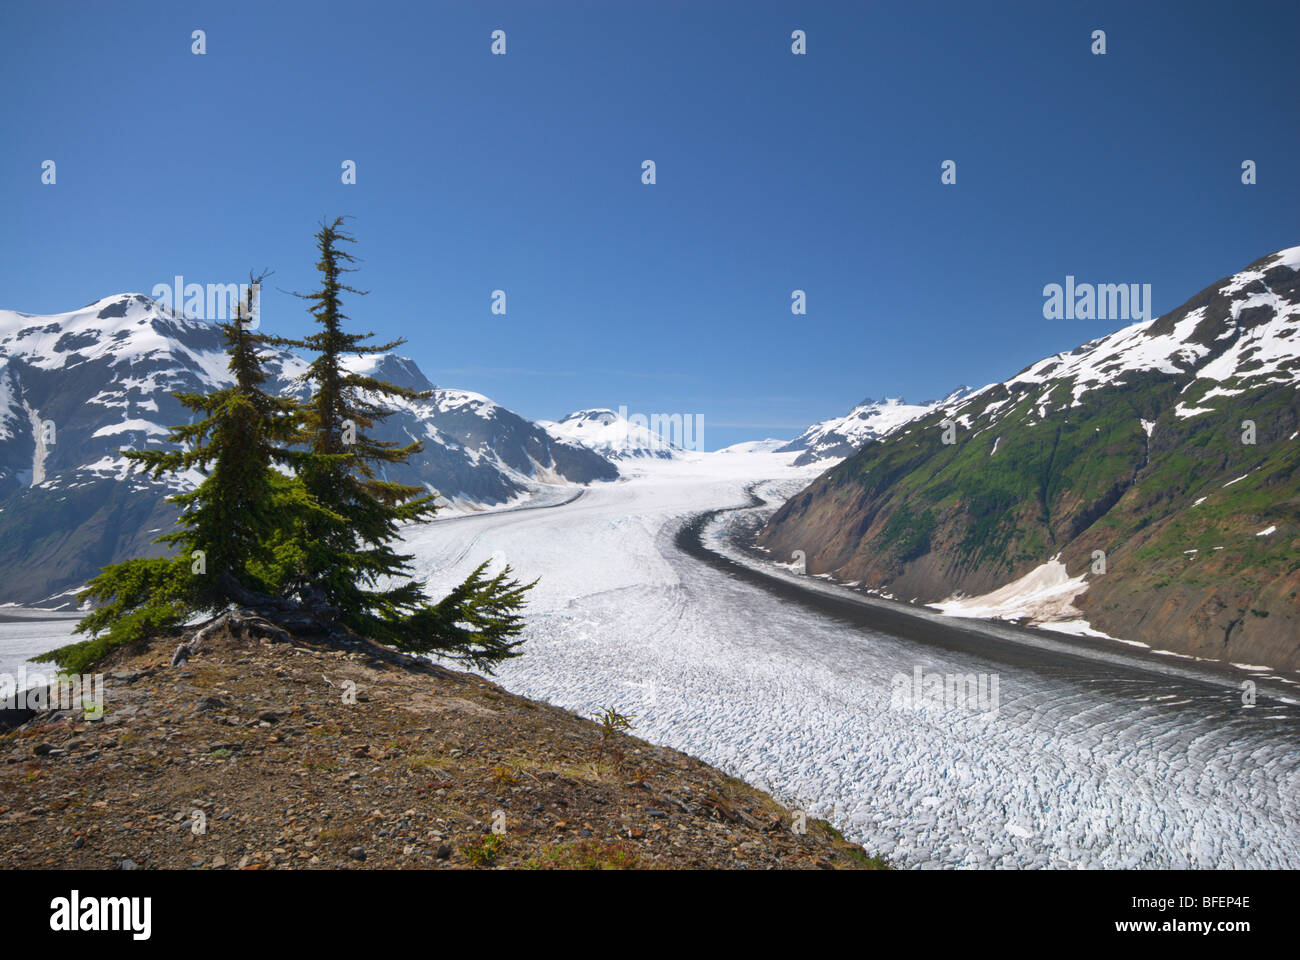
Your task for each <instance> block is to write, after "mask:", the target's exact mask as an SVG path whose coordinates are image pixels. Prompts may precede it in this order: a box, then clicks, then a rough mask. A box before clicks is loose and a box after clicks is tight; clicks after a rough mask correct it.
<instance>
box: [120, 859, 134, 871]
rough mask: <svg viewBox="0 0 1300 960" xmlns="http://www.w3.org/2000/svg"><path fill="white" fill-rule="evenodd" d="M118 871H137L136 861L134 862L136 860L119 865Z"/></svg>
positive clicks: (125, 861)
mask: <svg viewBox="0 0 1300 960" xmlns="http://www.w3.org/2000/svg"><path fill="white" fill-rule="evenodd" d="M118 869H119V870H134V869H135V861H134V860H123V861H122V862H121V863H120V864H119V865H118Z"/></svg>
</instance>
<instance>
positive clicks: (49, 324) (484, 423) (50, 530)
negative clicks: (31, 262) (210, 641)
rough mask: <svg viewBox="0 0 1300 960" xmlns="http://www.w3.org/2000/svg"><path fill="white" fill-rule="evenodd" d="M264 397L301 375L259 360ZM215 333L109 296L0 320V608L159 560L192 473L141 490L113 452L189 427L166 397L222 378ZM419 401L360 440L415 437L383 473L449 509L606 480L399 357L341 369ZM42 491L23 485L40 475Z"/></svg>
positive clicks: (299, 364) (274, 360)
mask: <svg viewBox="0 0 1300 960" xmlns="http://www.w3.org/2000/svg"><path fill="white" fill-rule="evenodd" d="M266 354H267V364H266V366H267V369H268V371H269V373H270V374H271V384H270V387H271V389H272V391H273V392H280V393H285V394H295V395H298V396H305V392H306V391H307V389H308V387H307V385H306V384H305V383H302V382H301V381H300V380H299V379H298V378H299V377H300V376H301V375H302V374H303V373H305V371H306V370H307V363H306V361H304V360H303V359H302V358H301V357H299V356H297V355H296V354H294V353H292V352H291V351H287V350H267V351H266ZM227 362H228V358H227V357H226V354H225V352H224V350H223V347H222V339H221V332H220V330H219V329H218V328H217V327H216V326H215V325H214V324H212V323H208V322H206V321H202V320H196V319H193V318H191V317H187V316H185V315H184V314H181V313H178V312H176V311H173V310H171V309H170V308H168V307H166V306H164V305H162V304H160V303H158V302H157V301H155V300H153V299H151V298H149V297H146V296H144V295H143V294H139V293H127V294H115V295H113V296H110V297H104V298H101V299H100V300H96V301H94V302H92V303H90V304H88V305H87V306H85V307H82V308H80V309H78V310H73V311H69V312H67V313H63V314H50V315H34V314H26V313H21V312H18V311H10V310H0V571H3V572H4V576H3V584H4V595H3V596H0V601H10V602H14V601H16V602H23V603H33V602H39V601H42V600H44V599H46V598H48V597H51V596H52V595H55V594H58V593H59V592H61V591H64V590H66V589H69V588H72V587H76V586H78V585H79V584H80V583H82V582H84V581H85V579H87V578H88V577H89V576H91V575H93V574H94V573H95V572H96V571H97V570H98V569H99V567H100V566H102V565H103V564H104V563H108V562H111V561H113V560H117V559H120V558H121V557H123V556H150V555H153V556H156V555H159V554H160V548H159V547H158V546H156V545H154V544H152V542H151V541H152V540H153V539H154V538H155V537H157V536H158V535H159V534H160V533H163V532H165V531H166V530H168V529H170V527H171V525H172V522H173V520H174V518H175V516H176V513H175V509H174V507H173V506H172V505H171V504H167V503H165V502H163V501H164V498H165V497H166V496H167V495H168V494H170V493H174V492H177V491H178V490H180V489H183V488H185V487H187V486H190V485H193V484H194V483H196V482H197V481H198V479H199V478H198V476H197V475H187V476H185V477H182V478H180V479H179V480H176V479H174V478H164V479H161V480H154V479H152V478H149V477H146V476H144V475H142V474H140V473H138V472H131V471H130V469H129V463H128V461H126V459H125V458H124V457H122V456H120V454H119V453H118V451H119V450H120V449H121V448H123V447H131V448H140V447H143V446H146V445H150V444H156V443H160V442H164V441H165V440H166V437H167V435H168V430H167V427H169V426H171V425H173V424H177V423H185V422H188V420H189V414H188V413H187V412H186V411H185V410H184V409H183V408H182V407H181V406H180V404H179V403H178V402H177V401H176V400H175V398H174V397H172V392H173V391H177V390H181V391H196V392H207V391H209V390H212V389H215V388H217V387H220V386H223V385H224V384H226V383H228V382H229V380H230V375H229V372H228V371H227V369H226V364H227ZM348 363H349V364H350V366H351V367H352V368H354V369H356V370H358V371H359V372H360V371H363V370H364V371H367V372H371V373H374V374H377V375H379V376H382V377H391V378H393V379H394V380H395V381H397V382H400V383H401V385H403V386H408V387H411V388H412V389H414V390H421V391H423V390H432V391H433V393H434V395H433V396H432V397H431V398H430V399H428V400H402V401H396V402H393V403H391V404H387V405H388V406H391V407H393V408H394V415H393V416H392V417H390V418H389V419H388V420H387V421H385V422H384V423H382V424H380V425H379V426H377V427H376V429H375V430H374V431H373V433H374V434H375V435H376V436H377V437H378V438H379V439H383V440H400V441H402V442H409V441H410V440H411V439H420V440H423V441H424V442H425V449H424V450H423V451H422V452H421V453H420V454H417V455H415V456H413V457H412V458H411V460H410V462H409V463H407V464H404V465H399V466H396V467H394V468H392V469H390V470H389V471H388V476H389V479H393V480H398V481H400V482H405V483H416V484H420V485H424V486H425V487H427V488H430V489H432V490H434V491H436V492H437V493H438V494H439V495H440V496H441V497H442V498H443V499H444V500H446V501H447V502H449V503H450V504H451V505H452V506H453V507H454V508H456V509H461V510H472V509H481V508H483V507H491V506H497V505H502V504H506V503H511V502H514V501H517V500H518V499H520V498H521V497H523V496H524V495H526V494H527V493H528V492H529V491H530V490H531V489H532V488H533V486H534V485H535V484H539V483H560V484H571V483H574V484H584V483H591V482H595V481H598V480H612V479H615V478H616V477H617V476H618V470H617V467H615V466H614V465H613V464H612V463H610V462H609V461H608V460H606V459H604V458H603V457H601V456H599V455H598V454H596V453H594V452H592V451H591V450H588V449H586V448H584V447H581V446H577V445H574V444H570V443H566V442H564V441H563V440H559V439H556V438H554V437H552V436H551V435H550V434H548V433H547V432H546V431H545V430H543V429H542V428H541V427H540V426H539V425H537V424H535V423H533V422H532V421H530V420H527V419H526V418H524V417H521V416H519V415H518V414H516V413H514V412H513V411H510V410H508V409H506V408H505V407H502V406H501V405H500V404H497V403H495V402H493V401H491V400H490V399H488V398H487V397H484V396H482V395H481V394H475V393H472V392H470V391H463V390H455V389H451V388H446V387H435V386H434V385H433V384H432V383H431V382H430V381H429V380H428V379H427V378H426V377H425V376H424V374H423V373H422V372H421V371H420V370H419V367H418V366H417V365H416V364H415V363H414V361H412V360H410V359H409V358H406V357H401V356H399V355H396V354H382V355H375V356H371V357H364V358H353V359H350V360H349V361H348ZM38 474H40V475H42V476H41V477H40V480H39V482H37V483H35V484H34V483H33V480H36V479H37V475H38Z"/></svg>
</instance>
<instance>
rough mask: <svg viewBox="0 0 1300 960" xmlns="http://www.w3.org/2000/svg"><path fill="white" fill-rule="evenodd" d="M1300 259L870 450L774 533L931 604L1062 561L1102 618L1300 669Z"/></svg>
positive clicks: (1285, 260)
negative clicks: (949, 439)
mask: <svg viewBox="0 0 1300 960" xmlns="http://www.w3.org/2000/svg"><path fill="white" fill-rule="evenodd" d="M1298 267H1300V248H1296V249H1293V250H1289V251H1283V252H1282V253H1280V254H1274V255H1272V256H1269V257H1264V258H1262V259H1260V260H1258V261H1256V262H1255V263H1253V264H1251V266H1250V267H1248V268H1247V269H1246V270H1244V271H1242V272H1241V273H1239V274H1235V275H1233V276H1232V277H1229V278H1227V279H1225V280H1221V281H1219V282H1218V283H1216V284H1214V285H1212V286H1211V287H1209V288H1207V289H1206V290H1204V291H1202V292H1201V293H1200V294H1198V295H1197V296H1196V297H1194V298H1192V299H1191V300H1189V301H1188V302H1187V303H1186V304H1184V305H1183V306H1181V307H1179V308H1178V309H1177V310H1174V311H1172V312H1171V313H1169V314H1166V315H1164V316H1163V317H1160V318H1158V319H1156V320H1154V321H1151V322H1150V323H1145V324H1135V325H1133V326H1132V327H1128V328H1126V329H1125V330H1121V331H1119V332H1118V333H1116V334H1112V335H1111V336H1109V337H1105V338H1102V339H1101V340H1098V341H1093V342H1092V343H1089V344H1085V345H1083V346H1082V347H1079V348H1078V349H1076V350H1074V351H1072V352H1070V353H1066V354H1058V355H1057V356H1055V357H1050V358H1048V359H1046V360H1043V361H1040V362H1039V363H1037V364H1033V365H1031V366H1030V367H1028V368H1026V369H1025V370H1024V371H1022V372H1021V373H1020V374H1018V375H1017V376H1016V377H1014V378H1012V379H1011V380H1008V381H1006V382H1005V383H1000V384H994V385H992V386H990V387H986V388H985V389H983V390H981V391H978V392H977V393H975V394H973V395H971V396H970V397H969V398H966V399H964V400H962V401H959V402H957V403H955V404H952V405H950V406H947V407H946V408H944V409H941V410H938V411H935V412H933V413H931V414H928V415H927V416H925V417H923V418H921V419H919V420H916V421H913V422H911V423H909V424H907V425H905V426H904V427H903V428H901V429H900V430H898V431H896V432H895V433H892V434H890V435H888V436H886V437H885V438H883V439H882V440H880V441H877V442H873V443H869V444H867V446H866V447H864V448H863V449H862V450H861V451H860V452H859V453H858V454H857V455H855V456H853V457H851V458H849V459H847V460H845V461H843V462H842V463H840V464H838V465H837V466H835V467H833V468H832V469H830V470H829V471H827V472H826V473H825V474H823V475H822V476H821V477H819V478H818V479H817V480H816V481H815V482H814V483H813V484H812V485H811V486H809V487H808V488H807V489H806V490H804V491H803V492H801V493H800V494H798V495H796V496H795V497H793V498H792V499H791V500H790V501H789V502H788V503H787V504H786V505H785V506H784V507H782V509H781V510H780V511H778V512H777V514H776V515H775V516H774V517H773V518H772V521H771V522H770V524H769V525H768V527H767V529H766V530H765V531H764V532H763V534H762V536H761V538H760V544H761V545H762V546H764V547H766V548H768V549H770V550H772V551H773V552H774V553H777V554H782V553H784V554H788V553H789V552H790V551H793V550H796V549H798V550H803V551H804V552H805V553H806V555H807V558H808V559H807V563H808V569H809V572H812V573H822V572H829V573H832V574H834V575H835V576H837V577H839V578H841V579H844V580H848V581H861V582H863V584H864V585H865V586H868V587H873V588H880V589H884V590H887V591H888V592H889V593H890V594H892V595H893V596H896V597H898V598H899V599H903V600H919V601H921V602H932V601H936V600H941V599H944V598H947V597H949V596H951V595H953V594H954V593H958V592H960V593H964V594H967V595H974V594H981V593H986V592H988V591H990V590H993V589H996V588H998V587H1001V586H1003V585H1005V584H1007V583H1009V582H1010V581H1012V580H1015V579H1017V578H1019V577H1021V576H1023V575H1025V574H1026V573H1028V572H1029V571H1031V570H1033V569H1034V568H1036V567H1038V566H1039V565H1041V564H1043V563H1044V562H1046V561H1048V560H1049V559H1051V558H1053V557H1056V556H1058V555H1059V556H1060V559H1061V561H1062V562H1064V563H1065V564H1066V568H1067V570H1068V572H1069V575H1070V576H1077V575H1079V574H1081V573H1086V574H1087V589H1086V591H1084V592H1083V593H1082V594H1080V595H1079V596H1078V597H1077V598H1076V600H1075V601H1074V602H1075V605H1076V606H1077V607H1079V608H1080V609H1081V610H1082V611H1083V616H1085V617H1086V618H1087V619H1088V620H1089V621H1090V622H1091V624H1092V625H1093V627H1095V628H1096V629H1100V630H1103V631H1105V632H1107V633H1110V634H1112V635H1114V636H1118V637H1122V638H1125V639H1134V640H1141V641H1143V642H1146V643H1149V644H1151V645H1152V646H1155V647H1159V648H1163V649H1170V650H1176V651H1179V652H1184V653H1189V654H1194V655H1197V656H1203V657H1214V658H1219V659H1229V660H1233V661H1237V662H1243V661H1244V662H1251V663H1263V664H1269V665H1272V666H1276V667H1284V668H1289V669H1297V668H1300V599H1298V596H1300V469H1297V468H1298V467H1300V462H1298V461H1300V440H1298V438H1297V431H1298V430H1300V391H1298V384H1300V272H1297V268H1298ZM945 421H949V422H951V424H952V427H953V431H951V432H950V434H949V435H950V436H953V434H954V433H955V442H954V443H951V444H945V443H944V442H943V439H944V432H945V431H944V423H945ZM1247 421H1249V423H1248V422H1247ZM1252 424H1253V427H1252ZM1252 429H1253V437H1252V436H1251V431H1252ZM1148 431H1149V432H1148ZM1252 439H1253V441H1254V442H1253V443H1252V442H1249V441H1250V440H1252ZM1270 528H1271V529H1270ZM1264 531H1269V532H1267V533H1264ZM1094 551H1103V552H1104V554H1105V572H1104V573H1096V572H1093V570H1092V568H1093V565H1094V560H1095V554H1094Z"/></svg>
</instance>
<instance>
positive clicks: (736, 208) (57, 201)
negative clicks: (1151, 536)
mask: <svg viewBox="0 0 1300 960" xmlns="http://www.w3.org/2000/svg"><path fill="white" fill-rule="evenodd" d="M498 28H499V29H503V30H505V31H506V37H507V53H506V55H505V56H492V55H491V53H490V51H489V46H490V42H491V41H490V34H491V32H492V31H493V30H495V29H498ZM796 28H798V29H803V30H805V31H806V32H807V37H808V41H807V43H808V53H807V55H805V56H794V55H792V53H791V51H790V44H791V39H790V34H791V31H792V30H794V29H796ZM195 29H203V30H204V31H206V42H207V53H206V54H205V55H203V56H195V55H193V54H192V53H191V52H190V49H191V43H192V41H191V32H192V31H193V30H195ZM1094 29H1103V30H1105V31H1106V34H1107V53H1106V55H1105V56H1093V55H1092V54H1091V53H1090V45H1091V39H1090V35H1091V33H1092V31H1093V30H1094ZM1297 36H1300V5H1297V4H1295V3H1293V2H1277V3H1233V4H1228V3H1214V4H1208V3H1206V4H1201V3H1191V2H1177V3H1151V2H1140V3H1128V2H1126V3H1115V4H1098V3H1056V2H1053V3H1042V2H1032V3H1009V2H1008V3H973V2H956V3H929V4H922V3H902V2H896V3H870V4H868V3H851V4H850V3H845V4H835V3H762V2H746V3H710V2H695V3H662V2H656V3H653V4H645V3H631V2H610V3H582V4H579V3H571V2H563V0H555V2H546V3H540V2H530V3H519V4H507V3H454V4H452V3H445V4H444V3H409V4H391V3H383V2H368V3H342V4H339V3H310V4H297V3H289V2H274V3H258V4H251V3H236V2H225V3H220V4H184V5H179V4H173V3H156V4H155V3H150V4H145V3H133V2H129V0H128V2H124V3H121V4H112V5H109V4H92V3H76V4H74V3H66V2H46V3H30V2H22V0H10V2H7V3H5V4H3V5H2V6H0V37H2V38H3V39H2V40H0V43H2V44H3V57H0V131H3V135H2V136H0V211H3V221H4V229H3V231H2V233H0V237H2V239H0V306H2V307H7V308H10V309H17V310H23V311H26V312H30V313H54V312H62V311H65V310H70V309H74V308H76V307H79V306H82V305H84V304H85V303H87V302H90V301H93V300H96V299H99V298H100V297H103V296H106V295H108V294H111V293H117V292H123V291H128V290H133V291H134V290H138V291H142V292H145V293H148V292H150V290H151V289H152V288H153V286H154V285H155V284H158V283H165V282H170V280H171V278H172V277H173V276H174V275H176V274H181V275H183V276H184V277H185V278H186V280H187V281H197V282H200V283H208V282H214V283H225V282H232V281H239V280H241V279H244V278H245V277H246V276H247V273H248V270H249V268H250V267H256V268H262V267H270V268H272V269H274V270H275V276H274V277H273V278H272V279H271V281H270V283H271V286H272V287H274V288H281V289H283V290H306V289H310V288H311V287H312V286H313V285H314V283H315V274H314V272H313V268H312V264H313V262H314V256H313V253H314V251H313V248H312V239H311V234H312V232H313V231H314V229H315V225H316V224H317V223H318V222H319V221H320V220H321V218H322V217H326V216H330V217H332V216H334V215H337V214H350V215H352V216H354V217H355V218H356V219H355V220H354V221H353V222H352V229H353V230H354V232H355V233H356V235H357V236H358V238H359V240H360V244H359V246H358V249H357V252H358V253H359V255H360V256H362V257H363V258H364V260H365V262H364V263H363V264H362V265H361V266H362V268H363V269H362V272H361V273H360V274H359V275H357V277H356V280H357V284H358V285H359V286H361V287H363V288H368V289H370V290H372V291H373V292H372V293H371V295H370V296H368V297H366V298H364V299H363V300H360V301H356V302H353V303H352V304H350V312H351V314H352V315H353V316H354V317H355V318H356V321H357V323H358V325H361V326H364V327H365V328H366V329H372V330H374V331H376V333H378V334H379V335H380V336H381V337H394V336H404V337H406V338H407V339H408V340H409V343H408V345H407V346H406V347H405V348H404V352H405V353H407V354H409V355H410V356H412V357H414V358H415V359H416V361H417V362H418V363H419V364H420V366H421V367H422V368H423V369H424V370H425V371H426V373H428V375H429V376H430V378H431V379H433V380H434V381H435V382H437V383H439V384H444V385H449V386H458V387H464V388H467V389H472V390H477V391H479V392H482V393H485V394H487V395H488V396H491V397H492V398H493V399H495V400H498V401H499V402H501V403H504V404H505V405H507V406H509V407H511V408H513V409H515V410H518V411H519V412H521V413H523V414H525V415H527V416H531V417H534V418H558V417H560V416H562V415H564V414H565V413H567V412H569V411H571V410H574V409H579V408H583V407H591V406H607V407H614V408H616V407H618V406H619V405H620V404H625V405H627V407H628V408H629V410H630V411H632V412H644V413H647V414H649V413H652V412H661V413H674V412H679V413H702V414H703V415H704V418H705V442H706V445H707V446H709V447H716V446H719V445H723V444H727V443H732V442H735V441H738V440H744V439H757V438H761V437H765V436H779V437H790V436H793V435H794V434H795V433H797V432H798V430H799V429H801V428H802V427H803V426H805V425H806V424H808V423H809V422H812V421H815V420H819V419H823V418H825V417H827V416H832V415H836V414H839V413H842V412H844V411H845V410H846V409H847V408H848V407H849V406H851V405H852V404H853V403H854V402H856V401H858V400H860V399H861V398H863V397H864V396H873V397H881V396H885V395H889V396H895V395H899V394H902V395H904V396H905V397H907V398H908V399H909V400H912V401H918V400H922V399H928V398H931V397H935V396H939V395H942V394H944V393H947V392H948V390H949V389H951V388H952V387H953V386H955V385H957V384H959V383H967V384H972V385H982V384H984V383H987V382H990V381H993V380H1000V379H1004V378H1006V377H1007V376H1009V375H1011V374H1013V373H1015V372H1016V371H1018V370H1019V369H1020V368H1022V367H1023V366H1025V365H1026V364H1027V363H1030V362H1032V361H1034V360H1036V359H1038V358H1040V357H1042V356H1045V355H1047V354H1050V353H1053V352H1055V351H1058V350H1062V349H1068V348H1071V347H1073V346H1075V345H1077V344H1079V343H1081V342H1083V341H1085V340H1088V339H1091V338H1093V337H1096V336H1099V335H1101V334H1104V333H1107V332H1109V331H1110V330H1112V329H1114V328H1116V327H1118V326H1121V325H1122V322H1113V321H1109V320H1053V321H1048V320H1044V319H1043V315H1042V303H1043V296H1042V288H1043V286H1044V285H1045V284H1048V283H1053V282H1056V283H1060V282H1063V280H1064V278H1065V276H1066V275H1067V274H1073V275H1074V276H1076V277H1077V278H1078V279H1079V280H1080V281H1091V282H1107V283H1119V282H1141V283H1150V284H1151V285H1152V290H1153V299H1154V306H1155V312H1156V313H1160V312H1163V311H1165V310H1168V309H1171V308H1172V307H1175V306H1177V305H1178V304H1180V303H1182V302H1183V301H1184V300H1186V299H1187V298H1188V297H1189V296H1191V295H1192V294H1194V293H1196V292H1197V291H1198V290H1200V289H1201V288H1202V287H1204V286H1206V285H1207V284H1209V283H1211V282H1212V281H1214V280H1216V279H1218V278H1219V277H1221V276H1223V275H1225V274H1228V273H1231V272H1233V271H1234V270H1236V269H1238V268H1240V267H1242V266H1244V265H1245V264H1246V263H1248V262H1249V261H1251V260H1253V259H1254V258H1256V257H1258V256H1261V255H1263V254H1265V253H1268V252H1271V251H1273V250H1275V249H1279V248H1282V247H1286V246H1293V245H1296V244H1300V220H1298V219H1297V212H1300V175H1298V173H1300V170H1298V168H1300V124H1297V122H1296V121H1297V117H1298V116H1300V114H1298V112H1297V106H1296V97H1297V94H1298V93H1300V67H1298V66H1297V64H1298V63H1300V60H1298V58H1297V57H1296V56H1295V49H1294V44H1295V39H1296V37H1297ZM47 159H53V160H54V161H55V162H56V163H57V183H56V184H55V185H53V186H49V185H43V184H42V183H41V163H42V161H44V160H47ZM647 159H650V160H654V161H655V163H656V165H657V181H658V182H657V183H656V184H655V185H653V186H647V185H644V184H642V183H641V163H642V161H643V160H647ZM949 159H951V160H954V161H956V164H957V183H956V184H955V185H952V186H945V185H943V184H941V183H940V164H941V163H942V162H943V161H944V160H949ZM1247 159H1249V160H1254V161H1255V162H1256V164H1257V168H1258V183H1257V184H1255V185H1253V186H1245V185H1243V184H1242V183H1241V179H1240V174H1241V163H1242V161H1243V160H1247ZM344 160H354V161H356V164H357V183H356V184H355V185H344V184H342V183H341V182H340V173H341V170H340V164H341V163H342V162H343V161H344ZM494 289H503V290H505V291H506V296H507V313H506V315H505V316H504V317H503V316H494V315H493V314H492V313H491V312H490V302H491V301H490V296H491V292H492V291H493V290H494ZM794 289H803V290H805V291H806V292H807V298H808V312H807V315H806V316H802V317H799V316H793V315H792V314H791V312H790V296H791V291H792V290H794ZM263 313H264V318H265V319H264V323H265V327H266V329H268V330H271V331H274V332H284V333H286V334H296V333H301V332H304V331H305V330H306V329H307V326H308V324H309V322H310V321H309V318H308V316H307V314H306V312H305V310H304V307H303V304H302V303H301V302H299V301H297V300H294V299H293V298H291V297H289V296H288V295H286V294H284V293H281V292H279V290H278V289H269V290H268V291H267V292H266V294H265V297H264V305H263Z"/></svg>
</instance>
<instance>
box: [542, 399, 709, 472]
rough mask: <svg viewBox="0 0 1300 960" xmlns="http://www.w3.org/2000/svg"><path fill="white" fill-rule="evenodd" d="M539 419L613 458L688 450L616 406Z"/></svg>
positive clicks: (559, 437)
mask: <svg viewBox="0 0 1300 960" xmlns="http://www.w3.org/2000/svg"><path fill="white" fill-rule="evenodd" d="M538 423H539V424H540V425H541V426H543V427H545V428H546V430H547V432H549V433H550V435H551V436H553V437H555V438H556V439H557V440H562V441H564V442H566V443H576V444H580V445H582V446H584V447H586V448H587V449H588V450H594V451H595V452H596V453H598V454H600V455H601V456H602V457H608V458H609V459H611V460H635V459H639V458H644V457H656V458H659V459H664V460H667V459H672V458H674V457H679V456H681V455H682V453H683V452H684V451H683V450H682V448H681V447H680V446H678V445H677V444H675V443H673V442H672V440H671V437H665V436H662V435H661V434H660V433H658V432H654V431H652V430H651V429H650V428H649V426H645V425H642V424H640V423H635V422H632V421H630V420H629V419H628V418H626V417H624V416H622V415H621V414H619V413H615V412H614V411H613V410H605V409H593V410H578V411H575V412H574V413H571V414H569V415H568V416H567V417H565V418H564V419H563V420H560V421H558V422H556V421H551V420H539V421H538Z"/></svg>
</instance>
